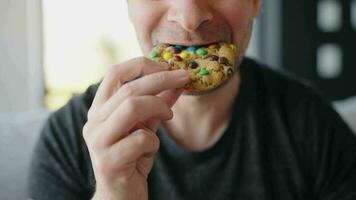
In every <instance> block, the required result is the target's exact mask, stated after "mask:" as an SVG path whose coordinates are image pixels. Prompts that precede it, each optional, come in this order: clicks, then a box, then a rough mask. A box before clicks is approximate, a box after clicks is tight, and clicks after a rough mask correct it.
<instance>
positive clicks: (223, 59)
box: [219, 57, 229, 65]
mask: <svg viewBox="0 0 356 200" xmlns="http://www.w3.org/2000/svg"><path fill="white" fill-rule="evenodd" d="M219 63H220V64H222V65H229V60H228V59H227V58H225V57H220V58H219Z"/></svg>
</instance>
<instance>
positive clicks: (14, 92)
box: [0, 0, 43, 112]
mask: <svg viewBox="0 0 356 200" xmlns="http://www.w3.org/2000/svg"><path fill="white" fill-rule="evenodd" d="M40 5H41V4H40V0H0V112H10V111H11V112H13V111H26V110H32V109H36V108H39V107H41V105H42V102H43V100H42V96H43V87H42V86H43V83H42V82H43V81H42V75H41V74H42V72H41V70H42V67H41V66H42V58H41V6H40Z"/></svg>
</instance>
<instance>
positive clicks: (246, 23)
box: [221, 5, 254, 52]
mask: <svg viewBox="0 0 356 200" xmlns="http://www.w3.org/2000/svg"><path fill="white" fill-rule="evenodd" d="M236 7H238V8H237V9H236ZM236 7H234V8H231V6H229V7H225V8H224V10H223V11H222V12H221V13H223V16H224V17H225V20H226V21H227V23H228V24H229V26H230V29H231V31H232V37H233V38H232V39H233V42H234V44H236V45H237V47H238V50H239V51H240V52H245V51H246V49H247V46H248V42H249V39H250V35H251V25H252V21H253V19H254V18H253V16H252V10H251V8H249V6H246V5H239V6H236Z"/></svg>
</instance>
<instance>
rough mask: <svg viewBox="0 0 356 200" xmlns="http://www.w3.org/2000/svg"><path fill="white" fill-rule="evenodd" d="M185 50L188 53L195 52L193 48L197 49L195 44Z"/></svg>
mask: <svg viewBox="0 0 356 200" xmlns="http://www.w3.org/2000/svg"><path fill="white" fill-rule="evenodd" d="M187 50H188V51H189V53H193V52H195V50H197V48H196V47H195V46H190V47H188V48H187Z"/></svg>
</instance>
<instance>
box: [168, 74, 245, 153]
mask: <svg viewBox="0 0 356 200" xmlns="http://www.w3.org/2000/svg"><path fill="white" fill-rule="evenodd" d="M240 80H241V78H240V74H239V73H237V74H236V75H235V76H233V77H232V78H231V79H230V80H229V82H228V83H226V84H225V85H224V86H223V87H221V88H220V89H218V90H216V91H213V92H211V93H209V94H205V95H197V96H190V95H183V96H181V97H180V98H179V99H178V101H177V102H176V104H175V105H174V107H173V108H172V109H173V112H174V117H173V119H172V120H170V121H168V122H165V123H164V125H165V127H166V129H167V130H168V132H169V133H170V134H171V136H172V137H173V138H174V139H175V141H176V142H177V143H179V144H181V145H182V146H184V147H186V148H188V149H190V150H203V149H205V148H207V147H209V146H211V145H213V144H214V143H215V142H216V141H217V140H218V139H219V138H220V136H221V135H222V134H223V132H224V130H225V129H226V127H227V125H228V124H229V122H230V117H231V116H230V114H231V109H232V106H233V104H234V101H235V98H236V96H237V94H238V90H239V86H240Z"/></svg>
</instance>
